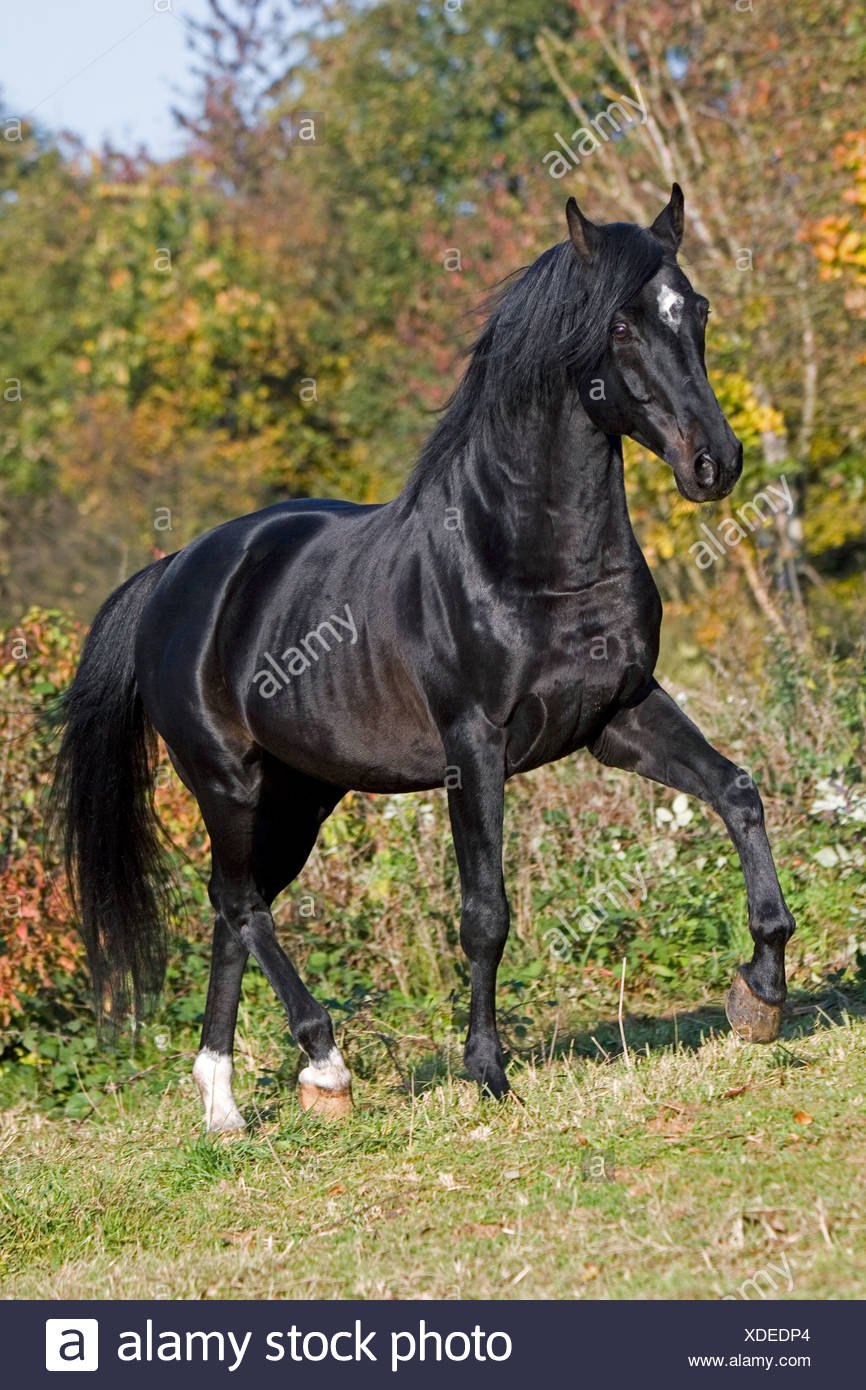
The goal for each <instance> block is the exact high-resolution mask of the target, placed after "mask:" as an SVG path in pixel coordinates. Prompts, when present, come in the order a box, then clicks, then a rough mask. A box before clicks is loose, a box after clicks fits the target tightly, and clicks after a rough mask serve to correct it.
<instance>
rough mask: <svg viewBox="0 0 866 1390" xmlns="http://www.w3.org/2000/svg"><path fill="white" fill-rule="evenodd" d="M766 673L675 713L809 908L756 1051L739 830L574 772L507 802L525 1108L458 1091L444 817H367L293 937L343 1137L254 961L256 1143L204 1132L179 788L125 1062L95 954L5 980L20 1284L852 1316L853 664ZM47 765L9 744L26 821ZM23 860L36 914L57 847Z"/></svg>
mask: <svg viewBox="0 0 866 1390" xmlns="http://www.w3.org/2000/svg"><path fill="white" fill-rule="evenodd" d="M769 670H770V675H769V676H768V678H767V681H766V683H765V686H763V687H762V688H761V690H760V692H758V691H757V688H749V687H748V686H745V685H744V686H743V688H742V689H741V690H738V691H737V693H736V694H734V693H732V689H736V687H735V686H734V685H733V682H732V681H731V680H728V679H725V680H721V681H720V683H719V687H718V689H716V688H715V687H714V686H713V685H712V684H706V683H705V684H704V685H703V686H702V687H700V688H696V689H693V690H691V691H690V692H688V693H686V692H682V693H681V698H683V699H687V701H688V706H687V707H688V708H689V710H690V711H692V712H693V714H694V716H695V717H696V718H697V720H698V722H699V723H701V724H702V725H703V726H704V727H706V728H707V729H708V730H710V731H711V732H712V733H713V736H714V738H715V739H716V741H717V742H718V743H719V744H720V746H722V747H723V748H724V749H725V750H726V751H727V752H729V753H730V754H731V756H733V757H735V758H737V759H738V760H739V761H742V762H743V764H744V765H745V766H747V767H749V768H750V770H751V771H752V772H753V773H754V774H755V776H756V779H757V780H758V783H759V785H760V787H761V791H762V795H763V797H764V802H765V806H766V811H767V824H768V828H769V831H770V835H771V839H772V843H773V846H774V850H775V852H776V858H777V863H778V865H779V873H780V878H781V881H782V885H783V888H784V891H785V895H786V898H787V900H788V903H789V904H790V906H791V909H792V911H793V912H794V914H795V917H796V919H797V931H796V933H795V935H794V937H793V938H792V940H791V942H790V944H789V947H788V952H787V959H788V975H789V983H790V988H791V993H790V996H789V1004H788V1012H787V1015H786V1019H785V1023H784V1027H783V1033H782V1039H781V1041H780V1042H779V1043H778V1044H775V1045H773V1046H771V1047H769V1048H766V1049H761V1048H758V1047H747V1046H745V1045H743V1044H741V1043H740V1042H739V1041H738V1040H737V1039H736V1038H734V1037H732V1036H731V1034H730V1032H729V1030H728V1027H727V1023H726V1020H725V1017H724V1012H723V1008H722V1004H723V1000H724V995H725V992H726V990H727V987H728V984H729V982H730V979H731V976H732V974H733V972H734V970H735V968H736V965H737V963H738V962H739V961H742V960H744V959H747V958H748V956H749V955H750V953H751V943H750V939H749V934H748V929H747V921H746V900H745V893H744V890H743V879H742V873H741V870H740V866H739V864H738V862H737V857H736V854H735V853H734V851H733V848H732V846H731V844H730V842H729V841H728V839H727V837H726V835H725V832H724V828H723V827H722V826H721V825H720V823H719V821H718V819H717V818H716V817H715V816H713V815H712V814H711V813H710V812H709V811H708V810H707V809H706V808H705V807H703V806H702V805H701V803H699V802H697V801H694V800H690V799H688V798H685V797H676V796H675V795H674V793H673V792H672V791H670V790H668V789H666V788H659V787H655V786H654V785H653V784H651V783H647V782H643V781H641V780H640V779H638V778H633V777H628V776H627V775H626V774H622V773H618V772H615V771H614V770H611V769H605V768H600V767H599V766H598V765H597V764H594V763H593V762H592V761H591V760H590V759H588V758H587V757H577V758H574V759H568V760H566V761H565V762H563V763H561V764H558V765H556V766H554V767H550V768H543V769H540V770H538V771H537V772H535V773H533V774H531V775H530V776H528V777H525V778H520V779H516V781H515V782H514V783H513V784H512V785H511V786H510V787H509V790H508V797H507V817H506V826H507V833H506V845H505V870H506V880H507V884H508V890H509V895H510V899H511V904H512V930H511V935H510V938H509V942H508V946H507V950H506V954H505V957H504V959H503V962H502V967H501V970H500V975H499V988H498V991H497V1002H498V1009H499V1021H500V1031H501V1034H502V1038H503V1042H504V1044H505V1046H506V1049H507V1051H508V1053H509V1055H510V1058H511V1062H510V1076H511V1081H512V1085H513V1086H514V1089H515V1091H516V1092H517V1093H518V1094H519V1096H520V1097H521V1099H522V1101H523V1104H520V1103H519V1102H517V1101H515V1100H511V1101H509V1102H507V1103H506V1104H504V1105H497V1104H495V1103H493V1102H489V1101H486V1102H483V1101H481V1100H480V1099H479V1098H478V1095H477V1092H476V1090H475V1088H474V1087H473V1086H471V1085H470V1084H469V1083H468V1082H466V1081H465V1080H463V1079H462V1067H461V1055H462V1044H463V1038H464V1036H465V1031H466V1022H467V1013H468V999H469V990H468V972H467V968H466V963H465V960H464V958H463V956H462V954H461V952H460V949H459V944H458V941H457V922H458V910H457V909H458V903H459V885H458V882H457V875H456V870H455V864H454V855H453V849H452V844H451V836H450V830H449V826H448V815H447V808H446V805H445V801H444V797H443V795H442V794H437V793H431V794H430V795H429V796H425V797H423V798H422V797H377V798H364V797H350V798H347V799H346V802H345V803H344V805H343V807H341V809H340V811H339V812H338V814H337V815H335V816H334V817H333V819H332V820H331V821H329V822H328V823H327V825H326V826H325V828H324V831H323V834H322V836H321V837H320V841H319V845H318V847H317V849H316V851H315V853H314V855H313V856H312V858H311V860H310V863H309V864H308V865H307V867H306V868H305V870H304V873H303V874H302V876H301V878H300V879H299V880H298V882H297V883H296V884H294V885H292V888H291V889H290V891H289V892H288V893H287V894H285V895H284V897H283V898H282V900H281V902H280V904H279V906H278V910H277V914H276V918H277V922H278V925H279V930H280V935H281V939H282V940H283V942H284V944H285V946H286V949H287V950H288V951H289V953H290V954H291V956H292V957H293V959H294V960H295V961H296V962H297V965H298V968H299V969H300V971H301V973H302V974H303V976H304V978H305V979H306V980H307V981H308V982H309V984H310V987H311V988H312V989H313V990H314V992H315V993H316V995H317V997H318V998H320V999H321V1000H322V1001H323V1002H325V1003H326V1004H327V1006H328V1007H329V1009H330V1011H331V1013H332V1016H333V1018H334V1022H335V1026H336V1030H337V1037H338V1041H339V1043H340V1046H341V1048H342V1050H343V1052H344V1055H345V1057H346V1059H347V1061H348V1063H349V1065H350V1067H351V1070H352V1073H353V1077H354V1084H355V1098H356V1109H355V1112H354V1115H353V1117H352V1119H351V1120H350V1121H348V1122H347V1123H345V1124H343V1125H334V1124H329V1123H327V1122H326V1121H323V1120H321V1119H317V1118H315V1117H313V1116H309V1115H304V1114H303V1113H302V1112H301V1110H300V1108H299V1105H298V1102H297V1099H296V1096H295V1089H294V1083H295V1076H296V1073H297V1069H298V1053H297V1050H296V1049H295V1048H294V1047H293V1045H292V1043H291V1040H290V1039H288V1038H287V1035H286V1029H285V1022H284V1019H283V1016H282V1013H281V1010H280V1008H279V1006H278V1004H277V1002H276V999H275V997H274V995H273V993H272V992H271V991H270V989H269V988H268V986H267V984H266V982H265V980H264V978H263V976H262V975H261V972H260V971H259V970H258V969H257V968H256V967H254V966H252V965H251V966H250V968H249V969H248V970H247V973H246V976H245V980H244V993H243V1000H242V1006H241V1015H240V1024H239V1030H238V1039H237V1049H236V1066H237V1072H236V1090H237V1094H238V1099H239V1101H240V1103H241V1106H242V1108H243V1109H244V1111H245V1114H246V1116H247V1119H248V1121H249V1124H248V1128H247V1130H246V1131H245V1132H244V1134H243V1135H242V1136H241V1137H237V1138H233V1139H222V1140H221V1139H215V1140H214V1139H209V1138H207V1137H205V1136H203V1134H202V1128H201V1116H200V1109H199V1102H198V1096H197V1094H196V1092H195V1089H194V1086H193V1084H192V1080H191V1075H190V1073H191V1067H192V1060H193V1057H194V1055H195V1049H196V1047H197V1044H198V1034H199V1029H200V1025H201V1015H202V1008H203V1003H204V998H205V993H206V988H207V972H208V964H209V956H210V947H209V935H210V910H209V907H208V903H207V895H206V887H205V884H206V874H207V853H206V844H205V841H204V837H203V835H202V833H201V831H200V830H198V829H197V828H196V824H197V823H196V821H195V819H194V818H191V817H190V815H189V813H188V811H187V812H184V811H183V807H182V805H181V803H180V802H177V800H176V798H175V801H171V800H170V801H169V805H168V809H169V811H171V812H172V814H173V816H174V819H173V820H172V819H171V817H170V818H169V825H170V829H171V831H172V834H173V836H174V838H175V841H176V842H178V843H180V844H181V846H182V847H183V848H184V849H185V852H186V857H185V858H184V857H182V856H179V857H178V861H177V868H178V872H179V874H180V879H181V884H182V889H183V895H184V903H185V908H186V917H185V919H184V920H183V922H182V923H179V927H178V934H177V936H176V937H175V939H174V942H173V946H172V951H171V956H170V967H169V974H168V979H167V984H166V990H165V994H164V998H163V1000H162V1002H161V1004H160V1005H159V1007H158V1009H157V1010H156V1012H155V1013H154V1014H153V1016H152V1017H150V1018H148V1019H147V1020H146V1021H145V1022H143V1023H141V1024H139V1025H138V1027H137V1028H136V1029H134V1030H133V1031H132V1032H129V1031H127V1032H126V1033H125V1034H124V1035H123V1037H122V1038H121V1040H120V1041H119V1043H118V1044H117V1045H116V1046H110V1045H109V1043H108V1041H107V1040H106V1039H100V1038H98V1037H97V1036H96V1034H95V1032H94V1026H93V1013H92V1006H91V1000H90V997H89V993H88V987H87V982H86V978H85V976H84V972H83V970H82V969H81V964H80V961H79V962H78V963H77V964H76V963H74V962H73V963H71V964H66V965H64V964H63V962H62V961H60V962H59V964H57V965H56V966H52V968H51V970H50V971H49V970H44V969H43V970H42V973H41V974H40V973H39V972H38V971H37V969H36V966H37V965H39V963H40V961H41V959H42V958H41V957H40V956H39V953H38V952H36V951H32V950H31V954H32V955H33V956H34V961H33V969H32V972H31V974H29V975H28V973H27V971H26V970H24V969H23V965H22V970H21V973H19V975H18V976H16V977H15V980H17V983H16V984H15V989H14V990H12V991H11V993H12V994H14V996H15V998H14V1003H13V1004H11V1005H10V1004H9V1002H8V1001H9V999H10V989H11V987H10V985H9V983H8V981H9V980H10V979H12V977H11V976H8V973H7V986H6V988H7V995H6V1000H7V1004H6V1007H7V1016H8V1023H7V1026H6V1027H5V1028H4V1029H3V1030H0V1131H2V1139H0V1150H2V1153H0V1293H2V1295H3V1296H5V1297H35V1298H64V1299H69V1298H104V1297H123V1298H147V1297H164V1298H219V1297H229V1298H261V1297H272V1296H285V1297H299V1298H341V1297H360V1298H413V1297H415V1298H417V1297H430V1298H461V1297H476V1298H490V1297H493V1298H501V1297H504V1298H544V1297H555V1298H573V1297H581V1298H593V1299H594V1298H616V1299H624V1298H669V1297H673V1298H702V1299H717V1298H725V1297H730V1298H746V1299H749V1298H751V1299H758V1298H762V1297H771V1298H792V1299H800V1298H844V1299H853V1298H862V1297H863V1296H864V1294H866V1231H864V1228H866V1219H864V1218H866V1200H864V1183H866V1179H864V1171H866V930H864V922H866V847H864V843H863V840H864V835H863V829H864V824H866V789H864V788H866V771H864V770H866V756H864V751H863V731H864V728H866V686H864V683H863V675H862V672H863V663H862V660H860V659H859V658H857V659H854V658H852V659H851V660H850V661H849V662H846V663H835V664H828V665H827V666H826V667H824V668H821V679H820V682H816V680H814V679H813V677H812V675H811V674H810V671H809V669H804V670H801V669H800V668H799V667H797V666H796V665H795V664H792V659H791V658H790V656H789V655H786V654H784V653H783V654H782V655H781V656H780V657H779V659H778V661H777V662H776V664H775V665H772V666H771V667H770V668H769ZM24 694H25V695H26V692H24ZM29 698H30V697H29V696H27V699H28V700H29ZM22 701H23V705H22V708H24V713H25V714H26V706H27V702H26V700H24V696H23V695H22ZM756 709H759V710H760V718H756V717H755V710H756ZM22 717H23V716H22ZM16 727H17V726H16ZM804 731H805V732H804ZM806 734H807V736H806ZM28 746H29V745H28V744H27V742H26V740H25V739H24V738H23V737H22V739H21V740H19V742H17V743H14V744H10V747H13V748H15V749H18V748H19V747H20V750H21V752H20V753H19V754H18V763H17V764H16V769H17V770H16V777H17V779H18V780H17V782H16V783H15V786H16V787H18V788H19V790H18V792H17V793H16V795H17V798H18V800H17V803H16V804H18V805H28V804H31V803H33V804H35V801H36V790H35V789H34V788H33V787H31V786H30V782H29V781H28V779H29V778H32V768H33V767H36V766H38V765H39V763H38V759H37V757H36V754H35V753H33V752H32V750H31V752H28V751H27V750H28ZM170 790H171V789H170V788H169V791H170ZM172 795H174V793H172ZM28 797H29V798H30V800H29V801H28V800H27V798H28ZM172 808H174V809H173V811H172ZM184 817H185V819H184ZM184 826H186V830H184ZM37 829H38V827H36V826H35V825H33V826H31V825H29V824H28V823H27V822H26V821H22V819H21V816H18V817H17V818H15V817H13V820H12V823H11V828H10V830H9V832H8V839H9V843H16V844H19V845H21V844H36V843H37V834H36V832H37ZM18 862H19V870H20V872H19V877H18V879H16V878H14V877H13V878H12V879H11V880H10V884H11V888H15V889H16V890H18V891H21V892H22V894H23V892H24V889H23V887H22V885H23V884H24V883H25V882H26V880H27V875H29V874H32V873H33V872H34V867H33V866H34V864H38V860H37V859H36V858H35V855H34V852H33V850H32V849H31V850H29V851H28V853H27V854H26V855H23V854H22V855H20V856H19V861H18ZM11 888H10V892H11ZM6 901H7V902H8V901H14V898H11V899H10V898H9V897H8V896H7V899H6ZM22 901H29V899H26V897H23V896H22ZM44 901H48V899H47V897H46V898H44V899H37V901H36V905H35V906H34V907H33V908H32V911H31V917H30V918H29V919H27V920H28V921H31V922H33V923H35V924H37V925H38V926H39V927H40V930H41V931H42V933H43V934H42V937H40V938H39V940H40V941H43V942H44V946H45V947H50V946H52V945H53V937H52V932H54V933H58V932H62V931H63V930H64V929H65V928H66V925H67V919H65V918H63V917H60V916H58V917H55V918H52V917H50V916H47V915H46V909H45V908H44V906H42V905H41V904H42V903H43V902H44ZM52 922H56V923H57V926H56V927H52V926H51V923H52ZM19 929H20V930H21V931H22V932H23V938H24V939H25V940H26V941H31V937H30V936H29V935H28V932H29V927H28V926H27V925H26V924H23V925H22V924H20V923H19ZM15 940H17V938H16V937H15V935H14V933H13V934H12V936H11V937H10V941H12V943H13V945H14V942H15ZM11 959H12V957H11V956H7V958H6V960H7V963H8V961H9V960H11ZM2 964H3V957H2V955H0V965H2ZM24 964H26V962H24ZM623 968H625V972H626V975H625V986H624V996H623V999H624V1034H625V1041H626V1043H627V1048H628V1051H627V1053H625V1052H624V1050H623V1038H622V1035H621V1032H620V1027H619V1023H618V1009H619V1002H620V980H621V971H622V969H623ZM2 979H3V977H2V973H0V983H2ZM0 1002H2V994H0Z"/></svg>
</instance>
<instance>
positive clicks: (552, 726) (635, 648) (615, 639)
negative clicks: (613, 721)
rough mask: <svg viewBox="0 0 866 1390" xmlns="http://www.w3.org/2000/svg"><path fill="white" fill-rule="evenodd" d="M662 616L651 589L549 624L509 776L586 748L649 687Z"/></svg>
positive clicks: (515, 719) (516, 715)
mask: <svg viewBox="0 0 866 1390" xmlns="http://www.w3.org/2000/svg"><path fill="white" fill-rule="evenodd" d="M660 616H661V605H660V602H659V598H658V593H657V591H656V589H655V586H654V585H653V586H652V588H651V589H643V588H642V589H641V590H640V592H639V593H636V594H635V593H633V592H629V591H625V592H621V593H618V594H617V595H616V601H614V602H607V603H605V604H603V605H600V606H599V607H598V609H593V608H591V607H587V608H584V609H583V611H582V612H581V613H580V614H579V615H563V618H562V620H560V621H555V622H553V623H552V624H551V625H550V628H549V630H548V639H549V640H548V642H547V644H546V650H545V656H544V659H543V661H540V662H539V663H538V664H537V665H535V666H534V668H533V670H532V672H531V676H530V678H529V679H528V681H527V689H526V693H525V694H524V696H523V697H522V698H521V700H520V701H518V703H517V705H516V707H515V709H514V711H513V714H512V717H511V720H510V721H509V725H510V729H511V730H512V735H511V737H510V739H509V745H510V753H509V770H510V771H514V772H518V771H525V770H526V769H527V768H528V767H535V766H538V765H539V764H540V763H543V762H547V761H550V760H552V759H554V758H559V757H563V756H565V755H566V754H567V753H570V752H573V751H574V749H576V748H580V747H582V746H583V745H584V744H585V743H586V742H587V741H588V740H589V739H590V738H592V736H593V735H594V733H595V731H596V730H597V729H598V727H599V724H600V723H602V722H603V721H604V720H605V718H606V717H607V716H608V714H609V713H610V712H611V711H612V710H614V709H616V708H618V707H619V706H621V705H622V704H624V703H627V702H628V701H629V700H630V699H631V698H633V696H635V695H636V694H639V693H640V691H641V690H642V689H644V688H645V687H646V686H647V684H648V682H649V681H650V679H651V677H652V674H653V671H654V669H655V664H656V660H657V659H658V638H659V624H660Z"/></svg>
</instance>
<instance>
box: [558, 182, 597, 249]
mask: <svg viewBox="0 0 866 1390" xmlns="http://www.w3.org/2000/svg"><path fill="white" fill-rule="evenodd" d="M565 216H566V220H567V221H568V235H569V236H570V237H571V244H572V246H573V247H574V249H575V251H576V252H577V254H578V255H579V256H580V259H581V260H582V261H584V262H585V263H588V262H589V261H591V260H592V258H593V254H594V252H595V250H596V248H597V246H598V227H596V225H595V223H594V222H590V221H589V219H588V218H586V217H584V215H583V213H582V212H581V210H580V208H579V207H578V206H577V203H576V202H575V200H574V198H569V200H568V202H567V203H566V205H565Z"/></svg>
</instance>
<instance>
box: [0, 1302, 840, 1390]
mask: <svg viewBox="0 0 866 1390" xmlns="http://www.w3.org/2000/svg"><path fill="white" fill-rule="evenodd" d="M861 1321H862V1314H861V1312H860V1308H859V1305H857V1304H853V1303H804V1302H790V1303H788V1302H785V1303H780V1302H760V1303H749V1302H742V1301H737V1302H725V1301H722V1302H719V1303H686V1302H677V1303H650V1302H646V1303H589V1302H587V1303H583V1302H575V1303H531V1302H521V1303H512V1302H501V1303H493V1302H483V1303H482V1302H478V1303H466V1302H462V1303H428V1302H412V1303H385V1302H381V1303H372V1302H371V1303H360V1302H346V1303H289V1302H285V1303H281V1302H274V1303H244V1302H189V1303H170V1302H143V1301H130V1302H128V1303H124V1302H106V1303H64V1304H58V1303H40V1302H26V1303H5V1304H0V1336H2V1346H3V1358H2V1362H0V1375H2V1383H3V1384H4V1385H8V1386H10V1387H16V1388H17V1387H19V1386H21V1387H27V1390H31V1387H35V1386H40V1387H41V1386H53V1387H54V1390H58V1382H57V1376H58V1374H64V1373H68V1372H73V1373H75V1372H77V1373H79V1374H82V1375H83V1376H84V1377H85V1379H84V1382H83V1383H84V1384H90V1385H96V1386H99V1385H105V1386H109V1385H110V1386H111V1387H112V1390H124V1387H126V1386H129V1387H130V1390H137V1387H141V1386H154V1387H163V1386H165V1387H170V1386H172V1385H177V1386H181V1385H183V1386H184V1388H185V1390H199V1387H201V1390H205V1387H206V1388H207V1390H213V1388H214V1386H226V1387H228V1386H232V1387H239V1388H240V1387H247V1386H249V1387H255V1388H256V1390H266V1388H267V1387H268V1386H283V1385H290V1386H300V1387H309V1388H310V1390H330V1387H332V1386H333V1387H340V1390H343V1388H344V1387H353V1390H354V1387H359V1390H364V1388H365V1387H381V1386H386V1385H393V1386H394V1387H401V1386H412V1387H413V1390H414V1387H421V1390H426V1387H441V1386H447V1387H449V1390H451V1387H460V1386H467V1387H469V1386H472V1387H473V1390H487V1387H491V1390H492V1387H501V1388H502V1390H509V1387H518V1386H519V1387H521V1390H527V1387H528V1388H529V1390H534V1386H535V1385H536V1384H537V1383H538V1381H539V1378H543V1379H544V1380H545V1381H549V1380H552V1381H553V1382H554V1383H555V1384H557V1385H560V1384H572V1383H573V1384H575V1385H577V1384H578V1383H580V1384H585V1383H587V1380H588V1378H592V1381H593V1382H594V1383H595V1385H597V1386H598V1385H615V1386H619V1385H624V1384H626V1383H627V1382H628V1383H631V1382H632V1380H634V1382H635V1383H638V1384H643V1383H647V1382H648V1383H649V1384H650V1385H656V1384H664V1385H665V1386H666V1387H667V1386H672V1387H675V1386H700V1385H702V1384H705V1383H708V1382H712V1383H717V1382H719V1381H724V1380H728V1379H736V1380H737V1382H738V1383H744V1382H743V1377H744V1375H746V1376H747V1377H748V1373H752V1374H753V1375H756V1374H759V1375H760V1376H761V1377H767V1378H770V1377H772V1379H773V1382H774V1383H782V1384H785V1383H790V1384H792V1385H794V1384H802V1383H804V1382H806V1381H808V1382H810V1383H814V1384H818V1383H819V1382H820V1383H821V1385H822V1386H823V1385H825V1384H827V1383H828V1379H829V1378H830V1377H839V1378H842V1377H843V1376H845V1377H846V1383H847V1377H848V1376H849V1375H850V1372H851V1369H852V1368H853V1367H856V1366H857V1365H858V1364H859V1356H860V1341H861V1339H860V1337H859V1336H858V1335H857V1333H858V1330H859V1325H860V1323H861ZM789 1377H790V1378H791V1379H790V1382H788V1378H789ZM813 1378H814V1379H813ZM748 1383H750V1384H751V1383H753V1382H752V1380H751V1379H748ZM61 1384H62V1382H61Z"/></svg>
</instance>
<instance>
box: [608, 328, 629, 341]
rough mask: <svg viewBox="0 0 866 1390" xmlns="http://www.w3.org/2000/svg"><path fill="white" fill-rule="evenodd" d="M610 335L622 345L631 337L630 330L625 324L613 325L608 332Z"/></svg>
mask: <svg viewBox="0 0 866 1390" xmlns="http://www.w3.org/2000/svg"><path fill="white" fill-rule="evenodd" d="M610 335H611V337H612V338H616V339H617V341H618V342H620V343H624V342H626V341H627V339H629V338H630V337H631V329H630V328H629V326H628V324H627V323H615V324H614V325H613V327H612V328H611V330H610Z"/></svg>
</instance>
